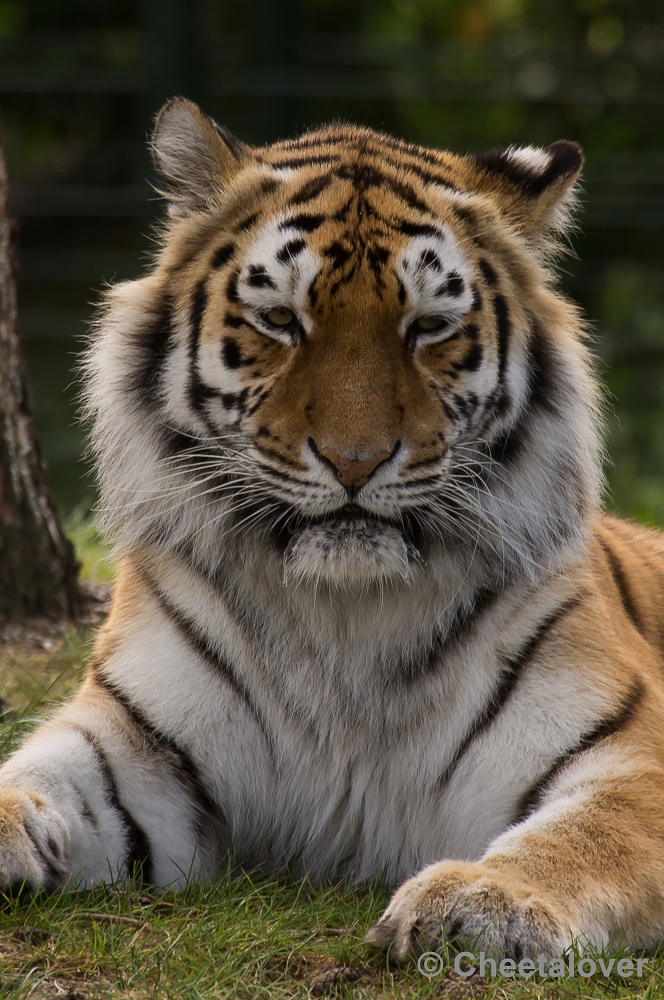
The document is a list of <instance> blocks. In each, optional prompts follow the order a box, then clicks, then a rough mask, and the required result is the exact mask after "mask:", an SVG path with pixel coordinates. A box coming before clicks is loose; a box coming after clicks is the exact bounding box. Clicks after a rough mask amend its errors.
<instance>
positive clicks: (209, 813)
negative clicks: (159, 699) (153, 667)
mask: <svg viewBox="0 0 664 1000" xmlns="http://www.w3.org/2000/svg"><path fill="white" fill-rule="evenodd" d="M90 670H91V672H92V674H93V676H94V678H95V681H96V682H97V684H98V685H99V686H100V687H101V688H103V689H104V691H106V692H107V693H108V694H109V695H110V696H111V697H112V698H113V699H114V700H115V701H116V702H117V703H118V704H119V705H120V706H121V708H122V709H123V710H124V712H125V714H126V715H128V716H129V718H130V719H131V721H132V722H133V724H134V726H135V727H136V729H138V730H139V732H140V733H141V734H142V735H143V736H147V738H148V739H149V740H150V742H151V743H152V744H153V746H154V748H155V749H156V750H158V751H159V752H161V753H162V754H164V755H165V756H166V757H167V759H168V762H169V764H170V765H171V767H172V768H173V770H175V772H176V774H177V777H178V780H179V781H180V783H181V784H182V785H184V786H185V788H186V789H187V791H188V792H189V793H190V795H191V796H192V798H193V800H194V805H195V808H196V811H197V814H198V822H197V824H196V830H197V832H198V833H203V832H204V830H203V827H202V824H201V823H200V820H201V819H202V818H215V819H217V820H222V821H223V822H224V823H225V825H227V823H226V821H225V819H224V817H223V814H222V812H221V810H220V808H219V806H218V805H217V803H216V802H215V801H214V800H213V799H212V798H211V797H210V795H209V794H208V792H207V789H206V788H205V785H204V783H203V779H202V777H201V774H200V771H199V770H198V767H197V766H196V764H195V763H194V761H193V759H192V758H191V757H190V755H189V753H188V752H187V751H186V750H184V749H183V748H182V747H181V746H179V744H178V743H176V741H175V740H174V739H172V738H171V737H170V736H167V735H166V734H165V733H162V732H161V731H160V730H159V729H157V727H156V726H155V725H154V724H153V723H152V722H151V721H150V720H149V719H148V718H147V716H146V715H144V714H143V712H142V711H141V710H140V709H139V708H137V706H136V705H135V704H134V703H133V702H132V701H131V699H130V698H129V696H128V695H127V694H126V693H125V692H124V691H121V690H120V688H118V687H116V685H115V684H113V683H112V682H111V681H110V680H109V679H108V678H107V677H106V676H105V675H104V673H103V671H102V664H100V663H96V662H94V661H93V662H92V663H91V664H90Z"/></svg>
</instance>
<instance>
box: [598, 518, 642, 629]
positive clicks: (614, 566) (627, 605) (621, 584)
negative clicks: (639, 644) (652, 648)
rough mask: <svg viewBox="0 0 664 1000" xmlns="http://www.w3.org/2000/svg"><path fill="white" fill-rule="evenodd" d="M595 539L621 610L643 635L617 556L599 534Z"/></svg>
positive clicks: (639, 619) (640, 622)
mask: <svg viewBox="0 0 664 1000" xmlns="http://www.w3.org/2000/svg"><path fill="white" fill-rule="evenodd" d="M596 538H597V541H598V542H599V544H600V547H601V549H602V551H603V552H604V555H605V556H606V559H607V562H608V564H609V568H610V570H611V576H612V577H613V582H614V583H615V585H616V590H617V591H618V593H619V594H620V600H621V602H622V606H623V608H624V609H625V614H626V615H627V617H628V618H629V619H630V621H631V622H632V625H634V627H635V628H636V630H637V631H638V632H640V633H641V635H643V634H644V629H643V623H642V621H641V618H640V616H639V613H638V611H637V610H636V604H635V603H634V598H633V596H632V592H631V590H630V587H629V583H628V582H627V577H626V576H625V571H624V569H623V567H622V563H621V562H620V560H619V558H618V556H617V555H616V553H615V552H614V551H613V549H612V548H611V546H610V545H609V543H608V542H606V541H605V540H604V539H603V538H602V537H601V535H599V534H598V535H596Z"/></svg>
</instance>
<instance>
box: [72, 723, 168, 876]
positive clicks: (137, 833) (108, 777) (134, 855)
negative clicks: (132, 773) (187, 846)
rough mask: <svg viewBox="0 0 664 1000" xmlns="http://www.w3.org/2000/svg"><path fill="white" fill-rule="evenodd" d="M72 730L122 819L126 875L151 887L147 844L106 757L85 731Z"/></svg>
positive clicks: (145, 835)
mask: <svg viewBox="0 0 664 1000" xmlns="http://www.w3.org/2000/svg"><path fill="white" fill-rule="evenodd" d="M74 728H75V729H76V731H77V732H79V733H80V734H81V736H82V737H83V739H84V740H85V742H86V743H87V744H88V746H89V747H90V749H91V750H92V752H93V753H94V756H95V759H96V761H97V766H98V768H99V770H100V772H101V775H102V778H103V781H104V791H105V794H106V799H107V801H108V802H109V804H110V805H111V807H112V808H113V809H114V810H115V811H116V812H117V813H118V815H119V816H120V817H121V819H122V825H123V827H124V833H125V842H126V845H125V846H126V848H127V859H126V866H127V874H128V875H129V877H130V878H131V877H133V878H135V879H136V880H137V881H138V882H139V883H143V884H145V885H154V866H153V860H152V850H151V848H150V841H149V839H148V836H147V834H146V832H145V830H144V829H143V828H142V827H141V826H140V825H139V824H138V823H137V822H136V820H135V819H134V817H133V816H132V814H131V813H130V812H129V810H128V809H127V808H126V806H124V805H123V804H122V802H121V800H120V796H119V793H118V786H117V782H116V780H115V775H114V773H113V769H112V767H111V765H110V763H109V760H108V757H107V756H106V754H105V753H104V751H103V750H102V748H101V746H100V745H99V743H98V741H97V740H96V739H95V737H94V736H93V735H92V733H90V732H88V730H87V729H82V728H81V727H80V726H75V727H74Z"/></svg>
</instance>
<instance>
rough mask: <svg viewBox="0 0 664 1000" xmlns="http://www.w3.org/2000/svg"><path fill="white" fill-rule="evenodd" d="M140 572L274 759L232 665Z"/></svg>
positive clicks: (255, 710)
mask: <svg viewBox="0 0 664 1000" xmlns="http://www.w3.org/2000/svg"><path fill="white" fill-rule="evenodd" d="M140 572H141V575H142V577H143V579H144V580H145V583H146V585H147V586H148V587H149V589H150V591H151V592H152V593H153V594H154V597H155V599H156V600H157V602H158V604H159V606H160V607H161V609H162V611H163V612H164V614H165V615H166V617H167V618H169V620H170V621H171V622H172V623H173V624H174V625H175V627H176V628H177V630H178V631H179V632H180V634H181V635H182V637H183V638H184V640H185V641H186V642H187V643H188V644H189V645H190V646H192V647H193V648H194V649H195V650H196V652H197V653H198V654H199V656H200V657H201V658H202V659H203V660H205V662H206V663H207V664H208V666H210V667H211V668H212V669H213V670H214V671H215V673H216V674H218V675H219V676H220V677H223V679H224V680H225V681H226V683H227V684H228V686H229V687H230V688H231V690H232V691H233V692H234V694H235V695H236V696H237V698H238V699H239V700H240V701H241V702H242V704H243V705H244V706H245V708H246V709H247V711H248V712H249V713H250V714H251V715H252V716H253V718H254V721H255V723H256V725H257V726H258V728H259V729H260V731H261V733H262V734H263V738H264V739H265V742H266V743H267V746H268V749H269V751H270V754H271V755H274V741H273V739H272V735H271V733H270V731H269V729H268V727H267V724H266V722H265V719H264V718H263V714H262V713H261V712H260V711H259V709H258V708H257V706H256V705H254V703H253V700H252V698H251V694H250V693H249V690H248V688H247V687H246V686H245V685H244V684H243V682H242V681H241V680H240V678H239V677H238V676H237V674H236V673H235V671H234V670H233V667H232V665H231V664H230V663H229V662H228V660H226V659H225V658H224V657H222V656H220V655H219V653H218V652H217V650H216V649H215V648H214V646H213V645H212V643H211V642H209V641H208V639H207V637H206V636H205V635H204V633H203V630H202V629H201V627H200V626H199V625H197V624H196V622H193V621H192V620H191V619H190V618H188V617H187V616H186V615H185V614H183V613H182V611H180V609H179V608H176V607H174V606H173V605H172V604H171V602H170V601H169V600H168V598H167V597H165V596H164V594H162V592H161V590H160V589H159V587H158V586H157V584H156V583H155V582H154V580H153V579H152V577H151V576H150V575H149V574H148V573H147V572H146V571H145V570H144V569H141V571H140Z"/></svg>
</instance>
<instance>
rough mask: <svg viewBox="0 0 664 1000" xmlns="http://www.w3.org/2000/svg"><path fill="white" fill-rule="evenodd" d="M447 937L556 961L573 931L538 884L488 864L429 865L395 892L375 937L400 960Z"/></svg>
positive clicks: (489, 950) (495, 951) (504, 953)
mask: <svg viewBox="0 0 664 1000" xmlns="http://www.w3.org/2000/svg"><path fill="white" fill-rule="evenodd" d="M443 939H448V940H451V941H455V942H456V941H458V942H463V943H464V944H465V945H466V946H467V947H468V948H471V949H472V950H473V952H477V951H479V950H481V951H483V952H485V953H486V954H487V955H496V956H501V957H509V958H514V959H516V960H517V961H519V960H520V959H521V958H531V959H532V958H538V957H539V956H540V955H543V956H546V957H547V958H554V957H557V956H559V955H561V954H562V953H563V952H564V951H565V949H566V948H568V947H569V946H570V945H572V944H573V936H572V934H571V932H570V930H569V929H568V928H566V927H565V924H564V920H563V919H562V918H561V917H560V916H559V915H557V914H556V913H555V910H554V907H553V906H552V905H551V904H550V903H549V902H548V901H544V900H543V899H542V898H541V896H540V895H539V894H538V893H537V892H535V891H534V890H533V889H532V888H531V887H528V886H526V885H524V884H522V883H520V882H518V881H517V880H515V879H513V878H512V877H511V876H509V875H506V874H504V873H502V872H498V871H495V870H492V869H491V868H489V867H486V866H484V865H482V864H470V863H464V862H456V861H443V862H440V863H438V864H434V865H429V866H428V867H427V868H425V869H423V871H421V872H420V873H419V874H418V875H416V876H414V877H413V878H411V879H409V880H408V881H407V882H404V884H403V885H402V886H401V887H400V888H399V889H398V890H397V891H396V892H395V894H394V896H393V897H392V899H391V901H390V904H389V906H388V907H387V909H386V910H385V912H384V913H383V915H382V917H381V918H380V920H379V921H378V923H377V924H376V925H375V926H374V927H372V928H371V930H370V931H369V933H368V934H367V941H368V942H369V943H370V944H373V945H376V946H377V947H379V948H388V947H390V948H391V953H392V955H394V957H395V958H397V959H398V960H400V961H405V960H406V959H407V958H409V957H410V956H411V955H414V954H417V953H419V952H422V951H426V950H428V949H430V948H433V949H435V948H436V946H438V945H439V944H440V943H441V941H442V940H443Z"/></svg>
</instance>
